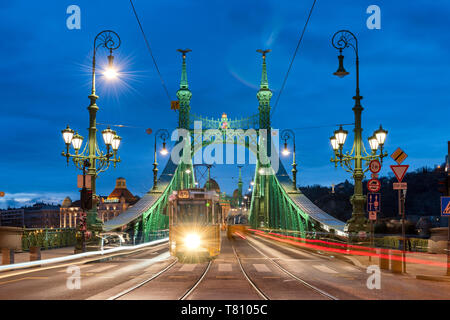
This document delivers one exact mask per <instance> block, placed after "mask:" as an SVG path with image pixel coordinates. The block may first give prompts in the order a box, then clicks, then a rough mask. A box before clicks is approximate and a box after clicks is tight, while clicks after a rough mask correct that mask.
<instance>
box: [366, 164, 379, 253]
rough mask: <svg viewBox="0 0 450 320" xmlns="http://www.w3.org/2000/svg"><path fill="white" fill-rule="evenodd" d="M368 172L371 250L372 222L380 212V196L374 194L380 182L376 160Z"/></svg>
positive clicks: (371, 240)
mask: <svg viewBox="0 0 450 320" xmlns="http://www.w3.org/2000/svg"><path fill="white" fill-rule="evenodd" d="M369 170H370V172H372V174H371V178H372V179H370V180H369V182H368V183H367V189H368V190H369V191H370V192H371V193H368V194H367V211H368V212H369V221H370V247H371V248H372V249H373V248H374V247H375V245H374V237H375V235H374V233H375V232H374V231H375V230H374V225H373V224H374V221H376V220H377V212H380V207H381V194H379V193H375V192H378V191H380V189H381V182H380V180H378V172H380V170H381V163H380V161H378V160H372V161H370V163H369ZM369 261H372V256H370V255H369Z"/></svg>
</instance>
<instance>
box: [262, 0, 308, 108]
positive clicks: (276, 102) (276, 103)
mask: <svg viewBox="0 0 450 320" xmlns="http://www.w3.org/2000/svg"><path fill="white" fill-rule="evenodd" d="M315 5H316V0H314V1H313V4H312V6H311V9H310V10H309V14H308V18H307V19H306V22H305V26H304V27H303V31H302V34H301V35H300V38H299V39H298V43H297V47H296V48H295V51H294V55H293V56H292V59H291V62H290V63H289V68H288V70H287V72H286V75H285V76H284V80H283V84H282V85H281V88H280V91H279V92H278V96H277V100H275V104H274V106H273V108H272V112H271V116H272V115H273V113H274V111H275V109H276V107H277V105H278V101H280V96H281V94H282V93H283V89H284V86H285V85H286V81H287V79H288V76H289V72H290V71H291V68H292V64H293V63H294V59H295V56H296V55H297V51H298V48H299V47H300V44H301V42H302V40H303V35H304V34H305V31H306V27H307V26H308V23H309V19H310V18H311V14H312V12H313V10H314V6H315Z"/></svg>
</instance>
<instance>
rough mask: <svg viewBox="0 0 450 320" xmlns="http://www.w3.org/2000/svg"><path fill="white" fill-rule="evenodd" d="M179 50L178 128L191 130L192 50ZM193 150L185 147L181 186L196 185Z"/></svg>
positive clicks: (180, 171) (180, 167) (180, 172)
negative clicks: (189, 74) (188, 63)
mask: <svg viewBox="0 0 450 320" xmlns="http://www.w3.org/2000/svg"><path fill="white" fill-rule="evenodd" d="M177 51H178V52H181V57H182V58H183V63H182V66H181V80H180V89H178V91H177V97H178V101H179V110H178V112H179V114H178V129H185V130H189V123H190V119H189V113H190V111H191V98H192V92H191V91H190V90H189V84H188V80H187V71H186V53H188V52H191V51H192V50H191V49H177ZM181 139H182V138H181V137H180V138H179V142H180V141H181ZM189 145H190V141H189ZM191 151H192V150H191V148H190V147H185V148H184V149H183V155H182V158H183V159H185V160H184V161H181V162H180V164H179V166H178V170H179V172H178V173H179V175H181V179H180V181H181V188H189V187H191V186H193V185H194V168H193V166H192V159H191ZM186 152H187V154H186Z"/></svg>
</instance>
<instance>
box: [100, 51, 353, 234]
mask: <svg viewBox="0 0 450 320" xmlns="http://www.w3.org/2000/svg"><path fill="white" fill-rule="evenodd" d="M180 51H181V52H182V58H183V61H182V72H181V82H180V89H179V90H178V91H177V97H178V104H179V109H178V115H179V118H178V129H182V130H184V131H183V132H185V136H184V138H179V141H178V142H179V143H184V144H183V145H184V148H183V149H182V150H183V151H182V158H183V159H184V161H181V162H179V163H178V164H176V163H174V161H173V159H172V157H170V159H169V160H168V162H167V164H166V166H165V168H164V170H163V172H162V173H161V175H160V176H159V178H158V182H157V186H156V188H155V186H154V187H153V188H152V189H151V190H150V191H148V192H147V193H146V194H145V196H143V197H142V198H141V199H140V200H139V201H138V202H137V203H136V204H135V205H134V206H133V207H131V208H129V209H128V210H127V211H125V212H123V213H122V214H120V215H118V216H117V217H116V218H114V219H112V220H109V221H107V222H105V224H104V227H103V229H104V231H112V230H116V229H124V228H125V229H128V230H130V229H134V237H135V239H137V240H139V241H144V242H145V241H149V240H151V239H152V238H154V235H155V234H156V233H157V232H158V231H159V230H165V229H167V228H168V222H169V221H168V216H167V215H166V214H165V213H166V207H167V203H168V199H169V195H170V194H172V192H173V191H176V190H180V189H184V188H194V187H195V182H196V179H195V171H194V170H193V163H194V162H195V161H193V160H192V159H193V158H194V155H195V154H196V153H197V152H198V151H201V150H202V149H204V148H207V147H208V146H211V145H219V144H232V145H238V146H241V147H244V148H246V149H248V150H250V151H251V152H253V154H254V157H255V159H256V161H255V163H256V166H255V174H254V179H253V181H254V188H253V192H252V197H251V204H250V215H249V221H250V224H251V226H252V227H253V228H265V229H267V228H269V229H274V230H285V231H286V232H287V231H289V232H292V231H296V232H298V233H300V234H301V235H303V236H306V235H307V234H308V235H310V234H315V233H320V232H327V233H331V234H335V235H337V236H340V237H346V236H347V233H346V232H345V230H344V227H345V223H344V222H343V221H340V220H338V219H336V218H334V217H332V216H331V215H329V214H327V213H326V212H324V211H323V210H321V209H320V208H318V207H317V206H316V205H314V204H313V203H312V202H311V201H310V200H309V199H308V198H307V197H306V196H305V195H304V194H302V193H301V191H300V190H298V188H297V187H296V186H294V185H293V182H292V180H291V178H290V176H289V174H288V173H287V171H286V169H285V168H284V166H283V164H282V162H281V160H280V157H278V151H279V150H278V148H277V147H278V145H277V143H276V142H277V140H278V138H279V137H277V136H276V135H277V134H278V131H277V130H274V129H272V128H271V124H270V111H271V107H270V99H271V97H272V92H271V90H270V89H269V82H268V77H267V69H266V53H267V52H268V51H261V50H259V52H261V53H262V77H261V84H260V89H259V91H258V92H257V95H256V96H257V99H258V101H259V106H258V113H256V114H255V115H253V116H250V117H246V118H243V119H228V118H227V116H226V114H223V115H222V117H221V118H220V119H208V118H204V117H201V116H197V115H194V114H192V113H191V110H190V109H191V107H190V100H191V97H192V93H191V91H190V90H189V85H188V81H187V72H186V52H188V51H183V50H180ZM199 124H200V125H201V127H200V128H199V127H198V125H199ZM273 137H276V138H277V139H275V138H273ZM181 140H183V141H181ZM267 146H271V147H272V148H267ZM266 149H267V150H266ZM269 158H270V160H271V161H268V160H269ZM188 169H189V170H188Z"/></svg>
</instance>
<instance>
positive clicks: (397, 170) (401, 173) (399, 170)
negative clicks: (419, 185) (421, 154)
mask: <svg viewBox="0 0 450 320" xmlns="http://www.w3.org/2000/svg"><path fill="white" fill-rule="evenodd" d="M408 168H409V165H396V166H391V169H392V171H393V172H394V174H395V176H396V177H397V180H398V182H402V180H403V178H404V177H405V173H406V171H407V170H408Z"/></svg>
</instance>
